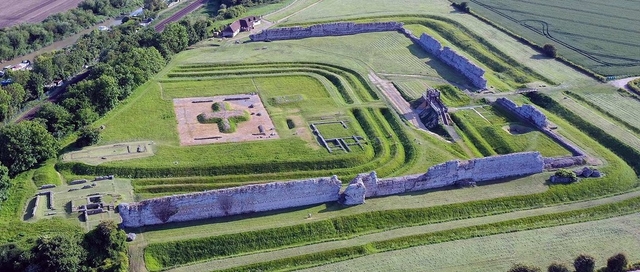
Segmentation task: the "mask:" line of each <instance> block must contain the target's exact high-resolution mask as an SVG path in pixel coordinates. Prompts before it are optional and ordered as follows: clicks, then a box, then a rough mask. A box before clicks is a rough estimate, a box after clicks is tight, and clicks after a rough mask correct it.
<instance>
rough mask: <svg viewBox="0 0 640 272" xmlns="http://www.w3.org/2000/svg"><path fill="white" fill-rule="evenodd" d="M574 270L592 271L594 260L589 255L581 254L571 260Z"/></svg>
mask: <svg viewBox="0 0 640 272" xmlns="http://www.w3.org/2000/svg"><path fill="white" fill-rule="evenodd" d="M573 267H574V268H575V269H576V272H593V271H595V269H596V261H595V259H593V257H591V256H589V255H585V254H582V255H580V256H578V257H577V258H576V259H575V260H574V261H573Z"/></svg>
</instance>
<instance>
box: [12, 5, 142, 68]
mask: <svg viewBox="0 0 640 272" xmlns="http://www.w3.org/2000/svg"><path fill="white" fill-rule="evenodd" d="M138 6H142V0H84V1H82V2H81V3H80V4H78V7H77V8H75V9H72V10H69V11H66V12H61V13H58V14H54V15H51V16H49V17H47V18H46V19H45V20H44V21H43V22H41V23H33V24H20V25H16V26H12V27H8V28H4V29H2V31H0V60H8V59H13V58H16V57H19V56H22V55H26V54H28V53H30V52H33V51H35V50H38V49H40V48H42V47H44V46H47V45H49V44H51V43H53V42H54V41H58V40H61V39H63V38H64V37H67V36H70V35H73V34H76V33H78V32H80V31H81V30H82V29H85V28H88V27H90V26H93V25H95V24H96V23H98V22H101V21H104V20H105V19H106V18H108V17H112V16H115V15H118V14H120V13H122V12H125V11H129V10H131V9H132V8H133V7H138Z"/></svg>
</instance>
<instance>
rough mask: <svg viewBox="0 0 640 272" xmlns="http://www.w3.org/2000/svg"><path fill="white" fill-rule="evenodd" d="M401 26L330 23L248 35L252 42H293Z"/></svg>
mask: <svg viewBox="0 0 640 272" xmlns="http://www.w3.org/2000/svg"><path fill="white" fill-rule="evenodd" d="M402 26H403V24H402V23H398V22H378V23H362V24H356V23H349V22H341V23H330V24H318V25H312V26H309V27H299V26H298V27H283V28H273V29H266V30H263V31H261V32H260V33H257V34H252V35H249V38H250V39H251V40H252V41H276V40H293V39H304V38H310V37H324V36H344V35H354V34H359V33H368V32H381V31H398V30H401V29H402Z"/></svg>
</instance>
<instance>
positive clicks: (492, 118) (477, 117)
mask: <svg viewBox="0 0 640 272" xmlns="http://www.w3.org/2000/svg"><path fill="white" fill-rule="evenodd" d="M452 115H453V118H454V120H457V121H456V122H457V123H458V125H461V129H462V131H463V133H464V134H466V135H467V137H468V138H469V139H472V141H474V142H473V143H472V144H474V145H476V147H477V148H478V149H479V150H480V152H481V153H483V154H484V155H486V156H488V155H493V154H509V153H514V152H523V151H540V153H541V154H542V155H543V156H547V157H555V156H567V155H571V153H570V152H569V151H568V150H566V149H564V148H563V147H562V146H560V145H559V144H558V143H556V142H554V141H553V140H552V139H550V138H548V137H547V136H546V135H544V134H543V133H542V132H540V131H537V130H536V129H535V128H533V127H531V126H530V125H528V124H526V123H522V122H520V121H519V120H518V119H517V118H515V117H513V116H509V115H507V114H505V113H504V112H502V111H500V110H498V109H496V108H494V107H478V108H473V109H468V110H460V111H456V112H454V113H452Z"/></svg>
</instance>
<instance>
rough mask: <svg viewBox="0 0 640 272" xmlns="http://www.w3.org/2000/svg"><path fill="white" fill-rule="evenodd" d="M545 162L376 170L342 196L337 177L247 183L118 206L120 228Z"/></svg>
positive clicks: (490, 174)
mask: <svg viewBox="0 0 640 272" xmlns="http://www.w3.org/2000/svg"><path fill="white" fill-rule="evenodd" d="M543 170H544V160H543V158H542V156H541V155H540V154H539V153H538V152H525V153H514V154H509V155H500V156H493V157H486V158H479V159H472V160H468V161H459V160H454V161H449V162H445V163H442V164H438V165H434V166H432V167H430V168H429V170H428V171H427V172H426V173H425V174H419V175H410V176H403V177H395V178H387V179H378V178H377V176H376V173H375V172H372V173H370V174H360V175H358V176H357V177H356V178H355V179H354V180H353V181H352V182H351V183H350V184H349V186H348V187H347V189H346V190H345V191H344V192H343V193H342V194H341V193H340V187H341V182H340V180H338V178H337V177H336V176H333V177H330V178H318V179H308V180H297V181H289V182H273V183H266V184H258V185H247V186H241V187H235V188H229V189H221V190H212V191H206V192H201V193H192V194H184V195H176V196H168V197H161V198H155V199H148V200H143V201H140V202H136V203H123V204H120V205H119V206H118V209H119V212H120V216H121V217H122V223H123V225H124V226H125V227H142V226H148V225H157V224H164V223H169V222H182V221H190V220H197V219H205V218H214V217H223V216H229V215H236V214H244V213H252V212H261V211H270V210H277V209H284V208H291V207H299V206H305V205H313V204H319V203H325V202H336V201H338V200H340V201H341V202H342V203H344V204H346V205H356V204H362V203H364V199H365V197H373V196H385V195H392V194H400V193H405V192H413V191H420V190H427V189H433V188H440V187H445V186H450V185H455V184H460V183H464V184H466V183H469V182H473V183H475V182H482V181H488V180H495V179H502V178H509V177H517V176H524V175H531V174H536V173H540V172H542V171H543Z"/></svg>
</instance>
